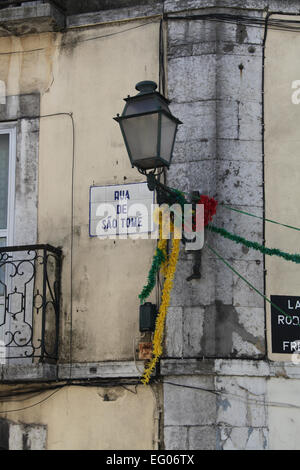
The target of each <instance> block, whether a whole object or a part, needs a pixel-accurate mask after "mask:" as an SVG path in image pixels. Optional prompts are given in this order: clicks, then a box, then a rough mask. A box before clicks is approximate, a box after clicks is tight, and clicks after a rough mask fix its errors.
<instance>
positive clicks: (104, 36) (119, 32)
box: [0, 20, 158, 56]
mask: <svg viewBox="0 0 300 470" xmlns="http://www.w3.org/2000/svg"><path fill="white" fill-rule="evenodd" d="M157 22H158V20H156V21H147V22H145V23H143V24H139V25H137V26H133V27H131V28H127V29H123V30H122V31H115V32H114V33H108V34H103V35H100V36H92V37H90V38H82V39H78V40H76V44H80V43H83V42H88V41H96V40H98V39H105V38H108V37H112V36H117V35H119V34H123V33H126V32H128V31H132V30H134V29H138V28H142V27H143V26H147V25H149V24H153V23H157ZM69 46H73V47H74V42H73V41H69V42H65V43H62V44H56V45H53V46H49V47H39V48H36V49H28V50H25V51H11V52H0V56H1V55H11V54H28V53H33V52H41V51H47V50H49V49H50V48H51V49H53V48H64V47H69Z"/></svg>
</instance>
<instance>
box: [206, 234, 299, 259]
mask: <svg viewBox="0 0 300 470" xmlns="http://www.w3.org/2000/svg"><path fill="white" fill-rule="evenodd" d="M207 228H208V230H211V231H212V232H215V233H218V234H219V235H221V236H222V237H224V238H227V239H228V240H232V241H233V242H235V243H239V244H241V245H244V246H246V247H247V248H252V249H253V250H257V251H260V252H261V253H263V254H265V255H270V256H279V257H280V258H284V259H285V260H287V261H293V262H294V263H297V264H300V255H298V254H297V253H295V254H290V253H285V252H284V251H281V250H279V249H278V248H267V247H266V246H264V245H261V244H260V243H257V242H251V241H250V240H246V238H243V237H240V236H239V235H234V234H233V233H230V232H227V230H225V229H224V228H219V227H215V226H214V225H208V226H207Z"/></svg>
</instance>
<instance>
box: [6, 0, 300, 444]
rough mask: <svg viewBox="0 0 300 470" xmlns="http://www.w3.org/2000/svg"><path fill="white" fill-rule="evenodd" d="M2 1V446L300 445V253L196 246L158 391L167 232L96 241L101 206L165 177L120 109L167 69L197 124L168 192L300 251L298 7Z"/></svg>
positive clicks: (173, 89)
mask: <svg viewBox="0 0 300 470" xmlns="http://www.w3.org/2000/svg"><path fill="white" fill-rule="evenodd" d="M1 4H3V5H1ZM0 6H1V10H0V117H1V119H0V121H1V122H0V193H1V201H0V246H2V247H3V248H1V250H2V251H1V252H0V341H1V344H2V348H1V358H2V360H1V364H2V365H1V366H0V367H1V368H0V374H1V375H0V382H1V383H0V397H1V399H0V413H1V414H0V448H2V449H33V450H35V449H36V450H37V449H49V450H55V449H103V450H107V449H118V450H123V449H148V450H151V449H167V450H171V449H172V450H176V449H185V450H198V449H210V450H213V449H218V450H222V449H224V450H225V449H298V448H299V447H300V440H299V439H300V438H299V432H298V428H299V424H298V421H299V420H298V414H299V417H300V411H299V410H300V401H299V397H298V392H299V391H300V368H299V365H298V364H297V360H298V356H297V354H293V353H296V352H297V349H296V346H295V345H297V340H298V338H297V331H296V327H297V324H298V323H299V315H298V314H297V308H298V305H299V308H300V296H299V297H297V296H298V295H299V294H298V288H299V287H298V280H299V279H300V276H299V272H298V271H299V268H298V266H297V264H296V263H295V262H292V261H287V260H285V259H279V258H278V257H276V256H274V253H272V256H269V255H268V254H265V255H264V254H262V253H260V252H259V251H257V250H254V249H251V248H249V247H247V246H245V244H244V245H242V244H240V243H234V242H233V241H232V240H228V239H224V238H223V237H221V236H220V235H218V234H216V233H212V232H208V231H207V233H206V234H205V244H204V247H203V249H202V250H201V256H199V253H198V254H197V252H189V251H187V250H185V249H184V247H182V249H181V252H180V257H179V262H178V266H177V271H176V276H175V280H174V287H173V291H172V297H171V304H170V308H169V310H168V315H167V320H166V332H165V345H164V346H165V347H164V354H163V357H162V359H161V361H160V364H159V367H158V368H157V370H156V373H155V374H154V376H153V379H152V381H151V383H150V385H147V386H144V385H142V384H141V382H140V378H141V374H142V372H143V368H144V362H143V361H142V360H141V359H140V357H139V352H138V351H139V344H140V343H141V342H142V341H143V339H144V337H145V335H143V334H142V333H141V332H140V331H139V298H138V294H139V292H140V291H141V289H142V287H143V285H144V284H145V282H146V277H147V273H148V270H149V268H150V266H151V260H152V256H153V253H154V250H155V246H156V240H153V239H151V238H150V239H143V238H138V239H126V240H125V239H122V238H121V237H116V238H114V239H109V238H108V239H101V238H98V237H92V236H91V220H92V211H91V207H90V202H91V201H90V192H91V188H92V187H102V188H104V187H110V186H112V185H126V184H131V183H139V182H143V181H145V178H144V177H143V176H142V175H141V174H139V173H138V172H137V171H136V170H135V169H132V168H131V165H130V162H129V159H128V156H127V153H126V149H125V146H124V143H123V139H122V135H121V133H120V130H119V128H118V126H117V125H116V123H115V122H114V121H113V119H112V118H113V117H114V116H116V114H117V113H119V112H121V109H122V106H123V105H122V98H124V97H126V96H128V95H134V94H135V89H134V87H135V84H136V83H137V82H139V81H141V80H153V81H155V82H156V83H158V86H159V90H160V91H161V93H163V94H165V95H166V96H167V97H168V98H169V99H170V100H171V110H172V112H173V113H174V115H175V116H178V118H179V119H180V120H181V121H182V122H183V124H182V125H181V126H180V128H179V131H178V134H177V138H176V144H175V148H174V157H173V162H172V164H171V166H170V169H169V171H167V172H166V182H167V184H168V185H170V186H171V187H173V188H177V189H179V190H181V191H184V192H186V193H191V192H192V191H199V192H200V194H206V195H209V196H211V197H214V198H215V199H216V200H217V201H218V209H217V213H216V216H215V218H214V225H216V226H218V227H220V228H224V229H225V230H227V231H229V232H231V233H234V234H236V235H239V236H240V237H243V238H244V239H247V240H252V241H254V242H257V243H259V244H261V245H263V246H266V247H271V248H278V249H279V250H281V252H285V253H287V252H288V253H291V254H293V253H297V252H299V250H298V246H299V243H298V241H297V240H298V239H297V237H299V235H298V234H297V230H295V228H296V229H297V227H298V222H297V220H298V218H299V208H298V204H297V201H298V198H299V187H298V174H300V168H299V172H298V167H299V163H298V160H297V152H298V146H299V138H298V123H299V115H298V114H299V109H300V108H299V107H298V104H299V102H300V100H299V101H298V88H299V86H300V70H298V69H299V66H298V62H297V57H298V46H299V47H300V31H299V27H298V24H297V21H300V18H299V17H298V13H299V5H298V2H297V0H290V1H283V0H269V1H268V2H266V1H258V0H248V1H246V2H242V1H240V0H180V1H174V0H165V1H154V0H149V1H142V2H136V1H134V0H131V1H129V0H128V1H122V0H119V1H110V2H106V1H100V0H89V1H78V2H77V1H76V2H71V1H68V0H65V1H60V0H56V1H34V2H24V1H23V2H14V1H7V2H6V1H4V2H0ZM266 219H268V221H267V220H266ZM270 221H273V222H274V221H275V222H276V224H274V223H272V222H270ZM5 247H10V248H9V249H7V250H5ZM195 273H196V274H195ZM192 274H194V275H193V276H191V275H192ZM160 290H161V289H159V286H158V288H156V290H155V291H154V292H153V294H152V297H151V298H150V300H151V301H152V302H153V303H155V304H156V305H158V304H159V302H160V293H161V292H160ZM275 296H277V297H275ZM270 299H271V302H272V304H273V305H271V304H270ZM285 302H286V304H285ZM297 302H299V304H297ZM277 304H278V305H279V306H280V307H281V308H282V309H283V310H284V312H283V313H282V315H283V316H282V317H279V316H278V311H277V316H276V312H275V313H274V310H272V308H273V309H274V305H277ZM286 311H287V313H288V314H289V315H286V316H285V315H284V313H286ZM276 321H277V323H276ZM297 322H298V323H297ZM281 326H283V328H284V329H283V330H282V328H281V329H280V327H281ZM282 331H283V333H282ZM284 335H286V336H284ZM293 335H294V336H293ZM148 339H149V337H148ZM150 339H151V338H150ZM116 430H117V432H116Z"/></svg>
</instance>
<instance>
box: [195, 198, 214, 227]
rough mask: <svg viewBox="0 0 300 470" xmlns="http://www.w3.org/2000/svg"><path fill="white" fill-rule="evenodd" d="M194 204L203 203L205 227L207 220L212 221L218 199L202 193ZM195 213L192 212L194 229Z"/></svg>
mask: <svg viewBox="0 0 300 470" xmlns="http://www.w3.org/2000/svg"><path fill="white" fill-rule="evenodd" d="M196 204H203V205H204V227H206V226H207V225H208V224H209V222H211V221H212V219H213V216H214V215H215V213H216V212H217V205H218V201H216V200H215V199H214V198H213V197H209V196H206V195H204V194H202V195H201V196H200V198H199V199H198V201H197V202H196ZM195 216H196V214H195V213H194V214H193V230H194V231H195V230H196V220H195Z"/></svg>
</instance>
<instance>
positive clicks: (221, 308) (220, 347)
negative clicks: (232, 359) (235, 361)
mask: <svg viewBox="0 0 300 470" xmlns="http://www.w3.org/2000/svg"><path fill="white" fill-rule="evenodd" d="M247 319H248V317H247V315H246V319H245V318H244V317H242V319H241V317H240V314H239V311H238V309H236V308H235V307H233V306H232V305H225V304H223V303H222V302H221V301H219V300H216V302H215V306H209V307H206V308H205V322H204V330H203V336H202V338H201V350H202V353H203V354H216V355H219V356H229V355H233V354H234V355H235V356H243V355H249V354H254V355H255V356H257V355H262V354H264V338H263V337H262V336H260V335H257V336H256V335H255V334H253V333H255V332H256V331H257V332H259V330H260V328H261V326H260V325H258V326H257V329H256V330H254V329H253V327H252V326H251V324H250V321H247ZM249 325H250V326H249ZM248 327H249V328H248ZM260 331H263V327H262V329H261V330H260Z"/></svg>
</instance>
